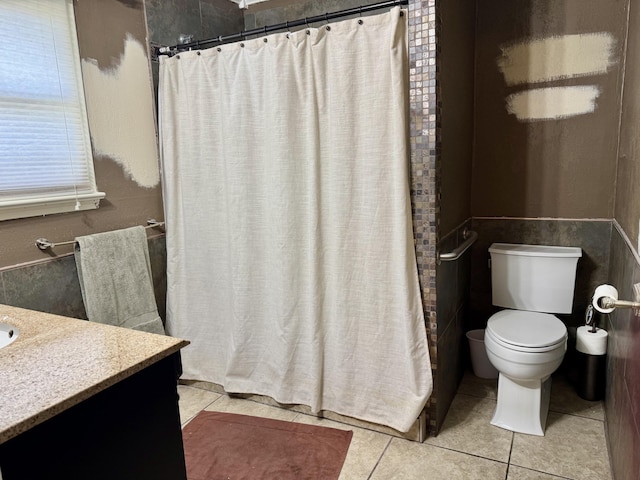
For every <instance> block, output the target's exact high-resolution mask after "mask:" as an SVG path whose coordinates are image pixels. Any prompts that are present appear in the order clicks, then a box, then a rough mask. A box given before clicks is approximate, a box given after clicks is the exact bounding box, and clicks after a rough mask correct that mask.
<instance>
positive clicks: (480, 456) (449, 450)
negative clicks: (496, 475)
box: [391, 437, 508, 465]
mask: <svg viewBox="0 0 640 480" xmlns="http://www.w3.org/2000/svg"><path fill="white" fill-rule="evenodd" d="M391 438H397V437H391ZM398 440H405V439H403V438H398ZM406 441H408V442H410V441H411V440H406ZM422 445H428V446H429V447H434V448H439V449H441V450H447V451H448V452H455V453H461V454H463V455H469V456H470V457H475V458H481V459H483V460H489V461H490V462H496V463H502V464H503V465H507V464H508V463H507V462H505V461H504V460H496V459H495V458H489V457H484V456H482V455H478V454H477V453H471V452H465V451H464V450H457V449H455V448H451V447H443V446H442V445H434V444H433V443H424V442H423V443H422Z"/></svg>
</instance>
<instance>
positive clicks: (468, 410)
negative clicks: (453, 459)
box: [425, 394, 513, 462]
mask: <svg viewBox="0 0 640 480" xmlns="http://www.w3.org/2000/svg"><path fill="white" fill-rule="evenodd" d="M495 407H496V401H495V400H492V399H490V398H480V397H473V396H469V395H462V394H458V395H456V396H455V398H454V399H453V402H452V403H451V407H450V408H449V412H448V413H447V417H446V418H445V420H444V423H443V425H442V429H441V430H440V433H439V434H438V436H436V437H429V438H427V439H426V440H425V443H428V444H429V445H436V446H439V447H444V448H448V449H451V450H457V451H459V452H463V453H470V454H472V455H478V456H480V457H485V458H490V459H492V460H498V461H500V462H508V461H509V452H510V450H511V441H512V439H513V432H510V431H508V430H504V429H502V428H498V427H495V426H493V425H491V423H490V422H491V417H493V411H494V409H495Z"/></svg>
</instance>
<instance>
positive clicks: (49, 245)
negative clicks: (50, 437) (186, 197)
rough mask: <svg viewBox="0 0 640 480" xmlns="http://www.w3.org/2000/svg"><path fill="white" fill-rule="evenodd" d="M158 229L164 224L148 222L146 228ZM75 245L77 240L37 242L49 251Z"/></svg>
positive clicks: (152, 219) (43, 239)
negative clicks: (61, 246)
mask: <svg viewBox="0 0 640 480" xmlns="http://www.w3.org/2000/svg"><path fill="white" fill-rule="evenodd" d="M158 227H164V222H158V221H157V220H156V219H154V218H150V219H149V220H147V226H146V227H144V228H158ZM74 243H76V241H75V240H68V241H66V242H55V243H54V242H50V241H49V240H47V239H46V238H38V239H37V240H36V247H38V248H39V249H40V250H47V249H49V248H54V247H57V246H60V245H73V244H74Z"/></svg>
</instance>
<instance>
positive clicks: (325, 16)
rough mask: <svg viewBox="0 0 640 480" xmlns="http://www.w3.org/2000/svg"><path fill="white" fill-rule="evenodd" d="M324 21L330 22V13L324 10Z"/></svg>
mask: <svg viewBox="0 0 640 480" xmlns="http://www.w3.org/2000/svg"><path fill="white" fill-rule="evenodd" d="M324 21H325V22H327V23H329V13H327V12H324Z"/></svg>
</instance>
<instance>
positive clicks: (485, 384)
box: [457, 371, 498, 399]
mask: <svg viewBox="0 0 640 480" xmlns="http://www.w3.org/2000/svg"><path fill="white" fill-rule="evenodd" d="M457 393H463V394H465V395H472V396H474V397H481V398H493V399H495V398H498V379H497V378H494V379H486V378H478V377H476V376H475V375H474V374H473V373H471V372H469V371H467V372H465V373H464V376H463V377H462V381H461V382H460V386H459V387H458V392H457Z"/></svg>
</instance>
